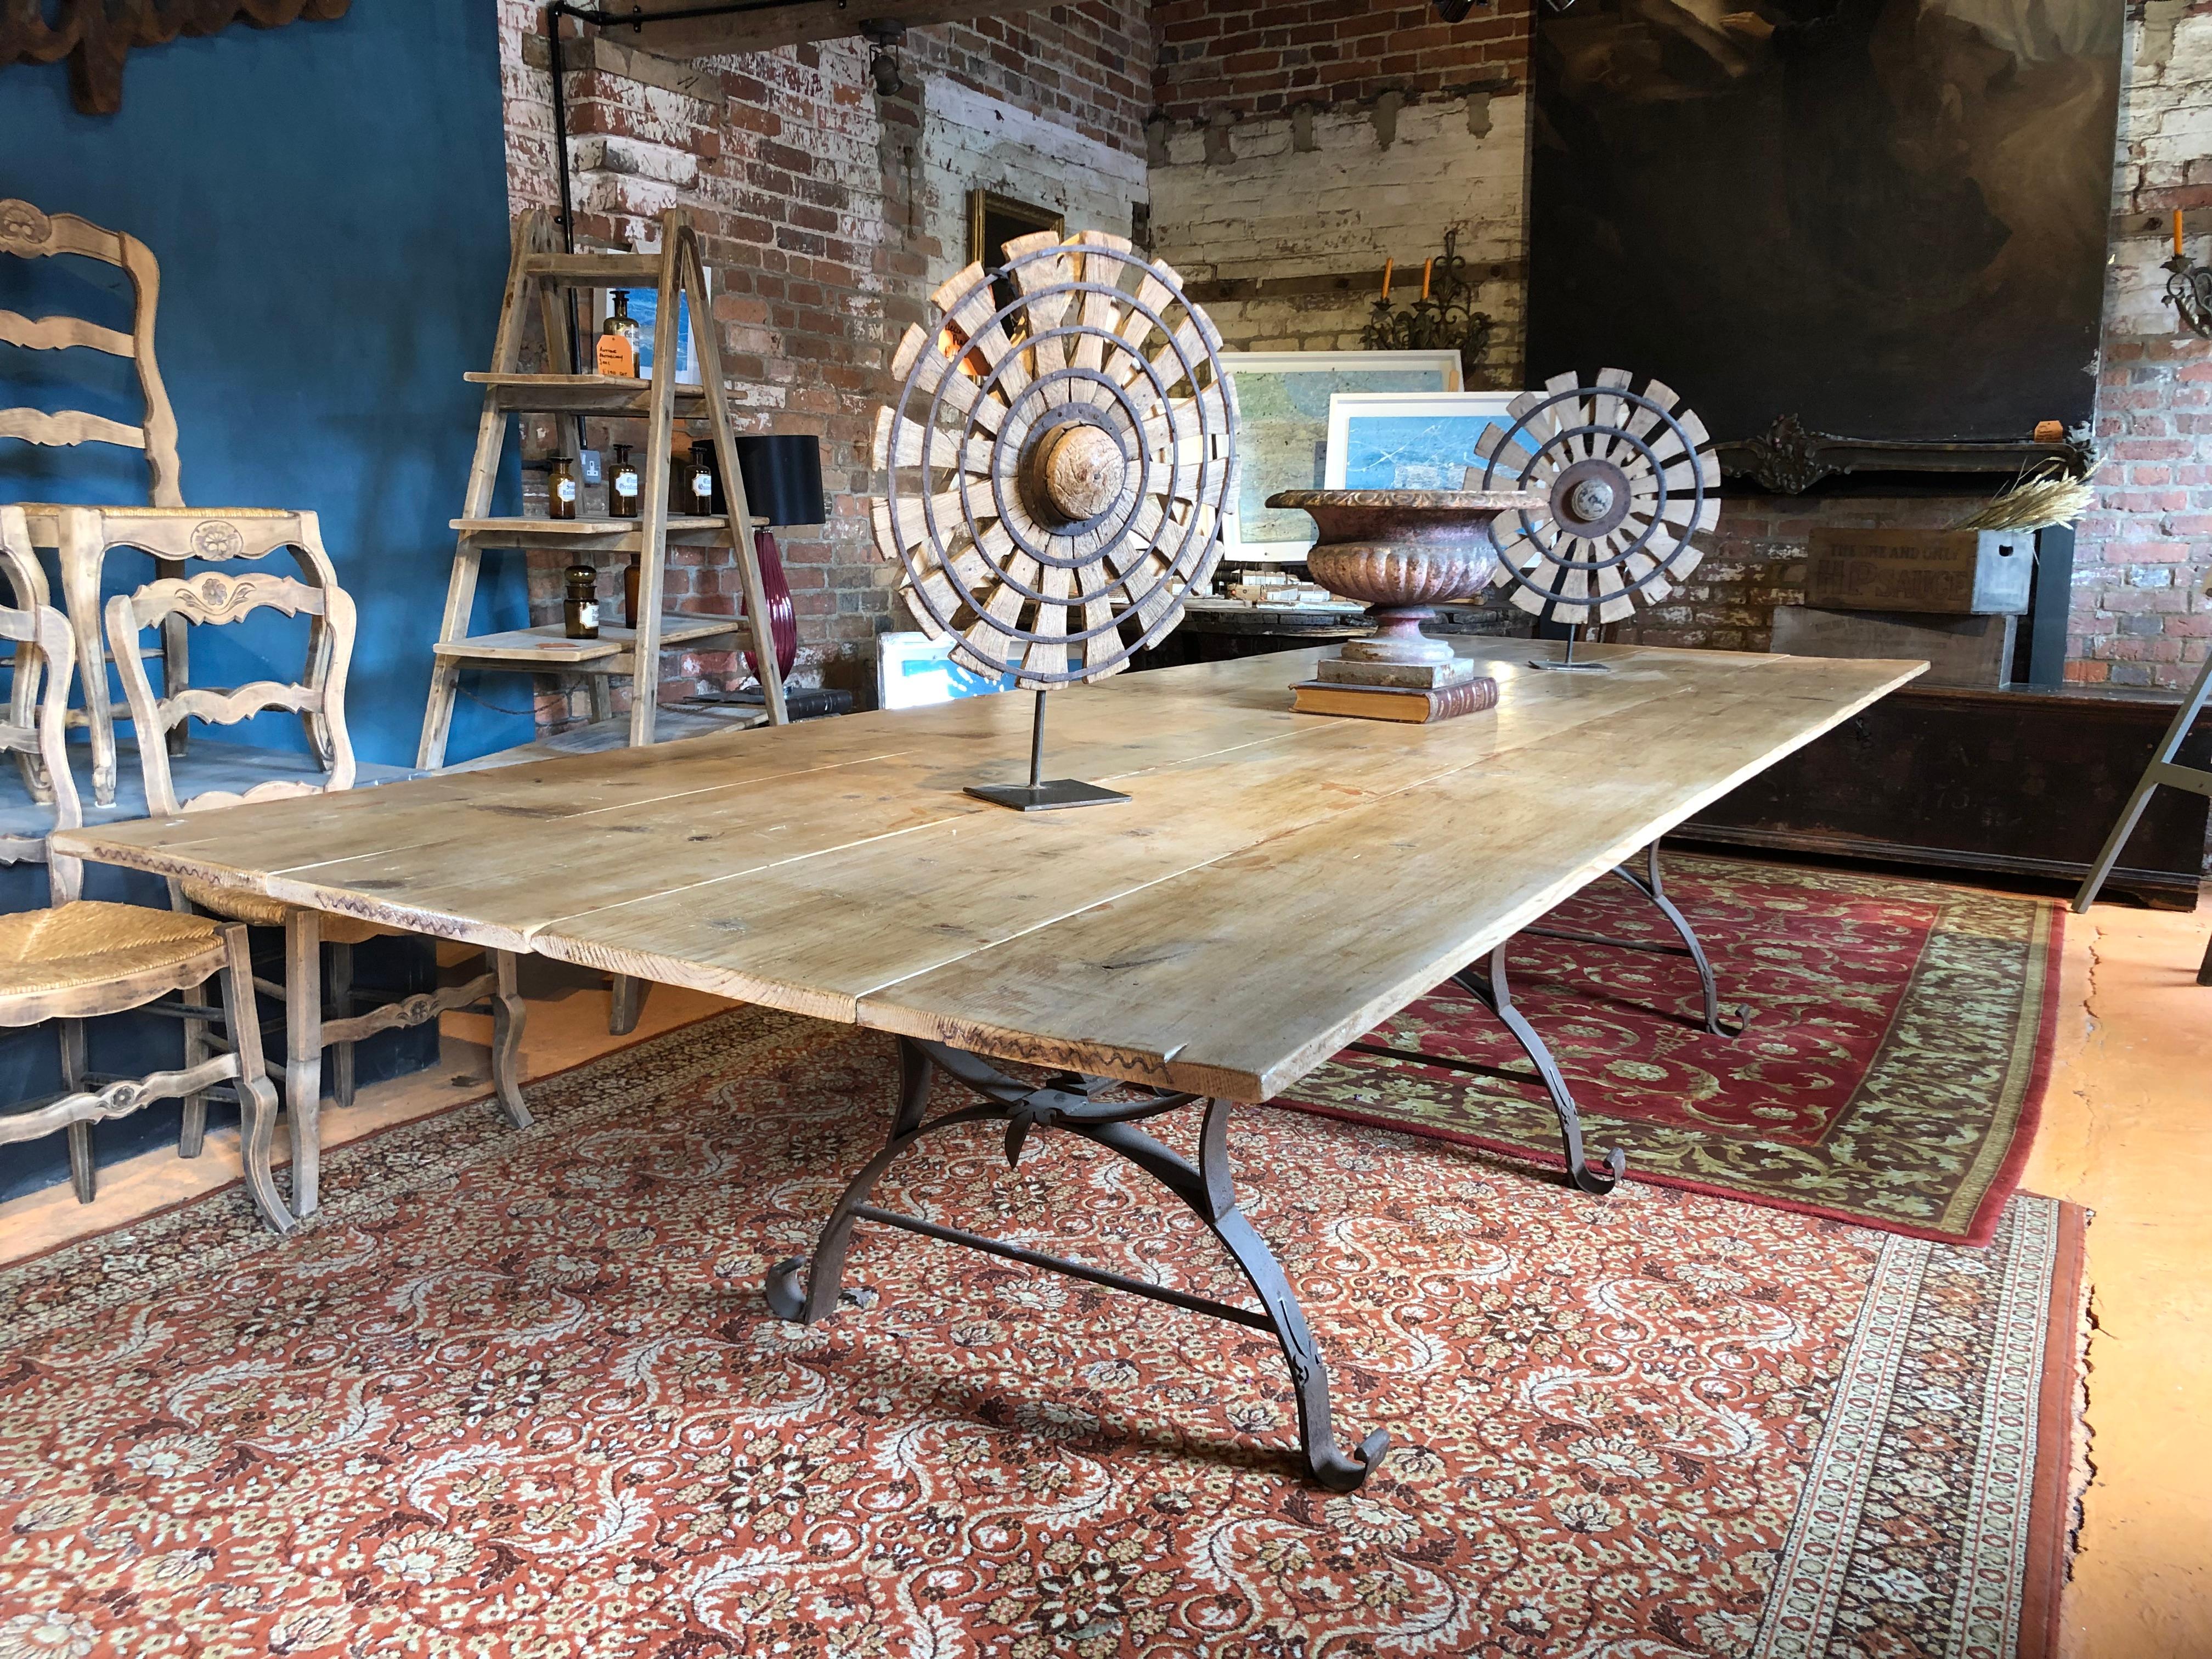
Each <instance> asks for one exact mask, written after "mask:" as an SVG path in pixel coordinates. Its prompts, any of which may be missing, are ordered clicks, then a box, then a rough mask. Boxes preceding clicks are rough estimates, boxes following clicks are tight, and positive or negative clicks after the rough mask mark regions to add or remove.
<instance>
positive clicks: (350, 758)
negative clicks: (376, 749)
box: [101, 510, 355, 817]
mask: <svg viewBox="0 0 2212 1659" xmlns="http://www.w3.org/2000/svg"><path fill="white" fill-rule="evenodd" d="M101 517H102V519H103V520H109V521H110V526H109V530H108V534H109V536H110V538H111V541H112V542H120V543H127V544H131V545H133V546H139V547H145V546H147V545H148V544H147V541H146V540H145V539H143V536H144V535H145V534H146V531H145V529H144V527H140V528H139V529H136V530H134V529H133V527H132V526H131V514H130V513H128V512H117V511H112V510H110V511H107V512H104V513H102V514H101ZM172 522H173V521H172ZM209 526H219V532H210V529H209ZM198 531H199V532H200V533H199V534H198V535H197V540H196V541H191V538H187V541H188V542H190V545H189V550H188V551H177V550H176V549H179V548H182V547H185V545H186V544H185V542H174V543H171V544H168V550H170V551H171V556H175V557H185V556H189V557H192V558H197V559H204V560H208V561H210V562H216V563H224V562H228V561H230V560H234V559H259V558H264V557H266V556H268V555H269V554H270V553H272V552H274V551H276V550H277V549H279V548H284V547H289V548H290V549H291V550H292V551H293V552H294V554H295V556H297V557H298V558H299V561H300V566H301V574H302V575H303V576H304V577H305V578H306V580H301V579H299V578H295V577H291V576H285V575H280V574H277V572H276V571H275V570H271V569H267V568H252V569H246V570H239V571H231V570H224V569H216V570H202V571H200V572H198V573H197V574H194V575H190V576H170V577H163V578H161V580H156V581H151V582H149V583H147V584H146V585H145V586H143V587H141V588H139V589H138V590H137V592H133V593H118V594H117V595H116V596H115V597H114V598H113V599H110V600H109V601H108V602H107V641H108V649H109V652H110V653H111V654H112V656H113V658H114V659H115V665H116V670H117V672H118V675H119V676H120V677H121V678H122V681H123V694H124V696H125V700H126V701H127V702H129V704H130V706H131V724H132V725H133V726H135V727H136V728H137V734H138V758H139V762H140V764H141V765H142V767H143V769H144V771H145V776H146V810H147V811H149V813H151V814H153V815H155V816H156V817H160V816H164V815H167V814H171V813H175V812H190V811H199V810H201V809H203V808H206V807H212V806H229V805H236V804H237V803H239V802H240V801H248V800H274V799H279V798H281V797H283V796H287V795H314V794H322V793H327V792H331V791H336V790H341V789H350V788H351V787H353V780H354V755H353V740H352V739H351V738H350V737H349V736H348V735H347V732H346V720H345V688H346V674H347V671H348V669H349V666H350V665H351V664H352V661H353V642H354V632H355V615H354V605H353V599H352V597H351V596H350V595H349V594H348V593H347V592H346V591H345V590H344V589H343V588H342V587H340V586H338V585H337V579H336V576H335V574H333V573H332V571H331V565H330V560H329V557H328V556H327V555H326V554H325V552H324V551H323V545H322V536H321V532H320V531H319V529H318V527H317V526H316V522H315V515H314V514H313V513H255V514H250V515H249V514H244V513H228V514H222V515H219V516H210V518H209V519H208V520H205V521H204V522H203V523H202V525H201V526H198ZM150 550H162V549H159V548H156V549H150ZM261 610H275V611H283V613H284V614H285V615H287V616H298V615H305V616H306V617H307V619H308V628H307V651H306V661H305V665H304V667H303V668H302V670H301V677H300V678H298V679H297V680H295V681H289V682H284V681H276V680H254V681H252V682H250V683H249V684H245V685H241V686H238V687H236V688H234V689H232V690H219V689H214V688H204V687H198V686H194V687H191V688H190V689H188V690H178V691H175V692H174V693H173V694H170V695H166V696H155V694H154V686H153V682H152V680H151V678H150V677H149V675H148V674H147V671H146V665H145V661H144V659H143V658H142V657H141V655H140V654H139V651H138V639H139V635H140V633H141V632H142V631H143V629H149V628H158V627H160V626H161V624H162V623H164V622H165V621H167V619H168V618H170V617H179V618H181V619H182V620H183V621H184V622H185V623H188V624H191V625H196V626H203V627H205V626H217V627H219V626H222V625H225V624H228V623H235V622H240V621H242V620H244V619H245V618H246V617H249V616H251V615H252V613H253V612H254V611H261ZM271 708H276V709H288V710H290V711H291V712H293V713H295V714H298V715H299V716H300V719H301V724H302V725H303V726H305V727H306V728H307V740H308V743H309V744H310V746H311V748H312V750H313V753H314V755H315V757H316V760H317V762H318V763H319V765H320V766H321V767H322V769H323V773H324V775H323V777H322V779H321V780H320V781H315V782H310V781H307V780H305V779H301V778H297V777H280V778H271V779H270V780H269V781H266V782H264V783H258V784H255V785H253V786H252V787H250V788H247V789H245V790H243V791H239V790H228V789H210V790H205V791H203V792H201V793H198V794H196V795H193V796H191V798H189V799H185V800H181V801H180V800H179V799H178V797H177V793H176V783H175V778H174V775H173V771H172V769H171V767H170V763H169V753H168V745H167V743H165V742H164V741H163V738H166V737H167V734H168V732H169V731H170V730H171V729H172V728H173V727H175V726H181V725H183V724H184V723H185V721H187V720H205V721H208V722H209V723H210V724H213V725H219V726H229V725H234V724H235V723H236V722H238V721H240V720H246V719H248V718H249V717H251V716H252V715H254V714H260V713H262V712H263V711H264V710H265V709H271Z"/></svg>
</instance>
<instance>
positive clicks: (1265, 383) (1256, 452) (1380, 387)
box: [1221, 351, 1510, 564]
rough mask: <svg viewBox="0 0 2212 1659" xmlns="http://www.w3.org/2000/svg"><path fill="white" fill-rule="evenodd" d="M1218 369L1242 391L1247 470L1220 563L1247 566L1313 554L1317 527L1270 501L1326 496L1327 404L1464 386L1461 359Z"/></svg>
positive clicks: (1247, 361) (1336, 354)
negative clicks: (1345, 396) (1291, 494)
mask: <svg viewBox="0 0 2212 1659" xmlns="http://www.w3.org/2000/svg"><path fill="white" fill-rule="evenodd" d="M1221 362H1222V364H1223V366H1224V367H1225V368H1227V369H1228V371H1229V374H1230V377H1231V379H1232V380H1235V381H1236V383H1237V414H1238V422H1237V455H1238V458H1239V459H1240V460H1241V462H1242V464H1243V465H1242V471H1241V474H1240V476H1239V477H1238V479H1237V496H1236V500H1235V501H1234V503H1233V504H1232V506H1231V508H1230V511H1229V513H1228V514H1227V515H1226V522H1225V524H1224V526H1222V557H1223V558H1224V559H1225V560H1231V561H1241V562H1244V563H1247V564H1251V563H1263V562H1277V563H1285V562H1295V561H1297V560H1299V559H1303V558H1304V557H1305V556H1306V550H1308V549H1309V548H1310V547H1311V546H1312V545H1313V540H1314V527H1313V520H1311V519H1310V518H1308V517H1307V516H1306V515H1305V514H1304V513H1294V512H1292V513H1285V512H1279V511H1273V510H1270V509H1269V507H1267V497H1268V496H1270V495H1274V494H1276V493H1277V492H1278V491H1279V490H1285V489H1326V488H1327V487H1328V486H1327V484H1326V483H1324V482H1323V478H1324V474H1325V472H1326V471H1327V452H1328V406H1329V399H1330V398H1334V397H1335V396H1337V395H1338V394H1339V393H1342V392H1457V391H1458V390H1459V389H1460V385H1461V381H1460V367H1459V353H1457V352H1456V351H1225V352H1223V353H1222V354H1221ZM1508 395H1509V396H1510V393H1509V394H1508Z"/></svg>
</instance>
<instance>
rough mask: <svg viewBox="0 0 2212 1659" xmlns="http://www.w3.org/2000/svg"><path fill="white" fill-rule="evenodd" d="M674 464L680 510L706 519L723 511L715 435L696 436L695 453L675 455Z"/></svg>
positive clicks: (673, 469)
mask: <svg viewBox="0 0 2212 1659" xmlns="http://www.w3.org/2000/svg"><path fill="white" fill-rule="evenodd" d="M670 465H671V469H672V471H673V477H671V480H670V482H671V484H672V485H673V486H674V490H675V501H676V502H677V503H678V507H677V510H678V511H679V512H683V513H690V514H692V515H693V516H695V517H697V518H702V519H703V518H707V517H708V516H710V515H711V514H714V513H720V511H721V510H722V479H721V473H720V469H719V468H718V467H717V466H716V465H714V440H713V439H712V438H695V439H693V440H692V441H691V453H690V454H689V455H678V456H675V457H673V458H672V459H671V462H670Z"/></svg>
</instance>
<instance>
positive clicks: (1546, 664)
mask: <svg viewBox="0 0 2212 1659" xmlns="http://www.w3.org/2000/svg"><path fill="white" fill-rule="evenodd" d="M1528 666H1529V667H1531V668H1555V669H1557V670H1559V672H1561V673H1562V674H1607V673H1611V672H1612V670H1611V669H1609V668H1607V666H1606V665H1604V664H1603V663H1601V662H1562V661H1560V660H1559V659H1558V658H1556V657H1549V658H1547V657H1531V658H1529V659H1528Z"/></svg>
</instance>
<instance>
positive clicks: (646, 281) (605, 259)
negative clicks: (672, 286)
mask: <svg viewBox="0 0 2212 1659" xmlns="http://www.w3.org/2000/svg"><path fill="white" fill-rule="evenodd" d="M521 265H522V271H523V274H524V275H525V276H550V277H553V278H554V279H555V280H556V281H558V282H562V283H568V284H569V285H570V286H571V287H582V288H628V287H632V286H635V287H639V288H647V287H650V288H658V287H659V285H660V256H659V254H658V253H526V254H524V255H522V257H521Z"/></svg>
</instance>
